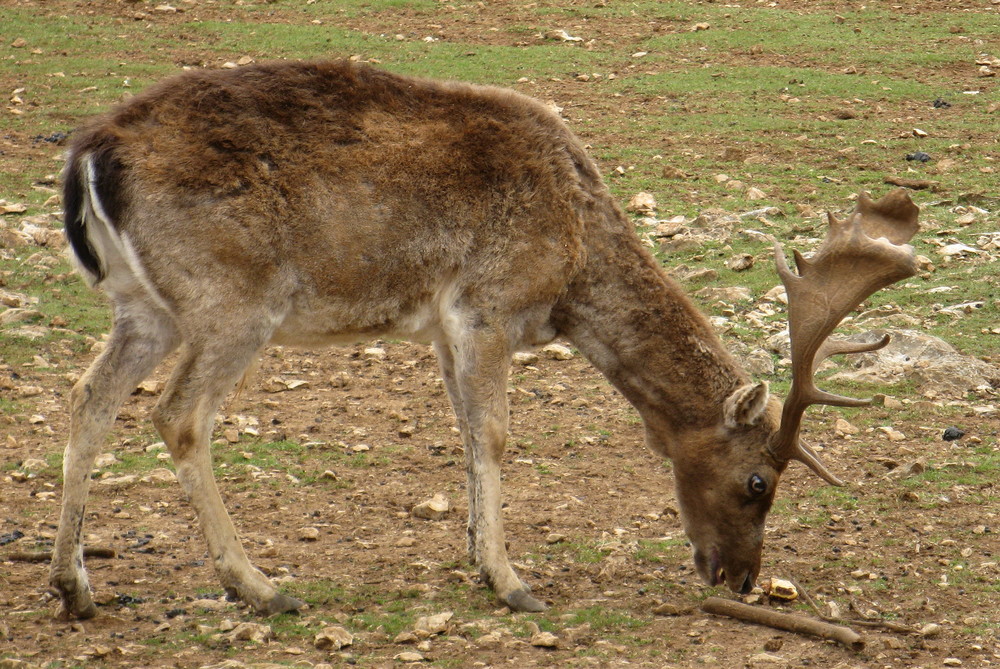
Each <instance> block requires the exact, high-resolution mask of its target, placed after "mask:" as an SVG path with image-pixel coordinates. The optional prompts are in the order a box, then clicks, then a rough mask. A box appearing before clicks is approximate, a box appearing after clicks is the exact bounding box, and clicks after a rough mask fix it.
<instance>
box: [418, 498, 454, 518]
mask: <svg viewBox="0 0 1000 669" xmlns="http://www.w3.org/2000/svg"><path fill="white" fill-rule="evenodd" d="M450 508H451V505H450V504H448V500H447V499H446V498H445V496H444V495H442V494H441V493H436V494H435V495H434V497H432V498H431V499H429V500H427V501H425V502H421V503H420V504H417V505H416V506H414V507H413V509H412V510H411V511H410V513H411V514H412V515H413V516H414V517H416V518H424V519H426V520H441V519H442V518H444V517H445V515H447V513H448V510H449V509H450Z"/></svg>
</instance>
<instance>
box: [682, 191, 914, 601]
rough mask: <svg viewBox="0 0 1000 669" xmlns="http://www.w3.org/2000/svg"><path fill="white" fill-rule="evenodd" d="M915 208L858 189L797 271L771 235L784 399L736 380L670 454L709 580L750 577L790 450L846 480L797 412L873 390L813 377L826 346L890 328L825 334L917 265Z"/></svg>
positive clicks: (749, 582) (735, 586) (831, 479)
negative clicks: (788, 378)
mask: <svg viewBox="0 0 1000 669" xmlns="http://www.w3.org/2000/svg"><path fill="white" fill-rule="evenodd" d="M917 213H918V209H917V207H916V205H914V204H913V203H912V202H911V201H910V198H909V197H908V196H907V195H906V194H905V192H903V191H902V190H899V191H895V192H893V193H890V194H888V195H886V196H885V197H883V198H881V199H880V200H878V201H877V202H876V201H872V200H871V199H869V198H868V196H866V195H864V194H862V195H861V196H859V198H858V203H857V208H856V209H855V210H854V212H853V213H852V214H851V215H850V216H849V217H848V218H847V219H846V220H839V219H837V218H836V217H834V216H833V215H832V214H831V215H829V231H828V233H827V237H826V239H825V240H824V242H823V243H822V245H821V246H820V247H819V249H818V250H817V251H816V253H815V254H813V255H812V256H811V257H809V258H806V257H804V256H803V255H802V254H801V253H799V252H798V251H795V262H796V267H797V270H798V271H797V272H793V271H792V270H791V269H790V268H789V267H788V265H787V264H786V261H785V255H784V251H783V250H782V247H781V245H780V244H778V243H777V242H775V259H776V263H777V269H778V274H779V275H780V277H781V281H782V283H783V284H784V285H785V289H786V290H787V293H788V326H789V333H790V338H791V357H792V385H791V389H790V391H789V394H788V398H787V399H786V400H785V402H784V405H781V404H780V403H779V402H778V400H777V399H775V398H773V397H771V396H770V395H769V393H768V388H767V384H766V383H757V384H747V385H744V386H742V387H740V388H738V389H737V390H736V391H735V392H733V393H732V394H731V395H730V396H729V397H728V399H726V401H725V403H724V405H723V421H722V424H721V425H720V426H717V427H715V428H713V429H711V430H705V431H702V432H701V433H699V434H696V435H694V438H693V442H694V443H687V444H685V447H684V449H682V450H684V451H685V455H680V456H679V457H675V458H674V461H675V466H676V468H677V481H678V486H677V487H678V500H679V502H680V506H681V514H682V518H683V522H684V525H685V530H686V532H687V534H688V537H689V538H690V539H691V541H692V543H693V545H694V560H695V565H696V567H697V569H698V572H699V574H700V575H701V576H702V577H703V578H704V579H705V580H706V581H707V582H708V583H710V584H711V585H716V584H719V583H723V582H724V583H726V584H727V585H728V586H729V587H730V588H731V589H732V590H734V591H741V592H747V591H749V590H750V588H752V587H753V584H754V582H755V580H756V577H757V574H758V573H759V571H760V554H761V549H762V547H763V533H764V519H765V517H766V515H767V512H768V510H769V509H770V507H771V502H772V500H773V499H774V491H775V488H776V487H777V483H778V479H779V477H780V476H781V474H782V472H783V471H784V470H785V468H786V467H787V466H788V463H790V462H791V461H793V460H797V461H799V462H801V463H803V464H805V465H806V466H807V467H809V468H810V469H811V470H812V471H813V472H815V473H816V474H818V475H819V476H820V477H821V478H822V479H823V480H824V481H827V482H828V483H831V484H833V485H843V483H842V481H841V480H840V479H839V478H838V477H837V476H835V475H834V474H833V473H831V472H830V470H829V469H827V467H826V466H825V465H824V464H823V463H822V462H821V461H820V459H819V457H818V456H817V454H816V453H815V452H814V451H813V450H812V449H811V448H810V447H809V446H808V445H806V444H805V443H804V442H803V441H802V440H801V439H800V438H799V430H800V427H801V424H802V416H803V414H804V412H805V410H806V408H807V407H809V405H811V404H827V405H834V406H863V405H866V404H869V403H870V402H871V400H861V399H853V398H848V397H841V396H838V395H833V394H830V393H827V392H824V391H822V390H820V389H818V388H817V387H816V384H815V381H814V379H813V373H814V372H815V370H816V368H817V367H818V365H819V363H821V362H822V361H823V360H824V359H826V358H827V357H829V356H831V355H835V354H839V353H859V352H863V351H873V350H876V349H879V348H881V347H883V346H885V345H886V344H887V343H888V342H889V338H888V336H886V337H884V338H882V339H881V340H879V341H876V342H875V343H871V344H854V343H848V342H844V341H837V340H830V339H828V336H829V335H830V333H831V332H832V331H833V329H834V328H835V327H836V326H837V324H839V323H840V321H841V320H842V319H843V318H844V316H846V315H847V314H848V313H849V312H850V311H851V310H853V309H855V308H856V307H857V306H858V305H859V304H861V302H862V301H864V300H865V298H867V297H868V296H870V295H872V294H873V293H875V292H876V291H878V290H881V289H882V288H885V287H886V286H889V285H890V284H892V283H895V282H897V281H899V280H901V279H904V278H906V277H909V276H913V275H914V274H915V273H916V261H915V256H914V251H913V248H912V247H911V246H909V245H908V244H907V242H908V241H909V240H910V238H911V237H912V236H913V234H914V233H915V232H916V231H917V228H918V224H917ZM720 444H721V447H720ZM678 450H681V449H678ZM686 454H690V455H686ZM709 472H710V473H711V474H712V475H711V476H709V475H708V473H709Z"/></svg>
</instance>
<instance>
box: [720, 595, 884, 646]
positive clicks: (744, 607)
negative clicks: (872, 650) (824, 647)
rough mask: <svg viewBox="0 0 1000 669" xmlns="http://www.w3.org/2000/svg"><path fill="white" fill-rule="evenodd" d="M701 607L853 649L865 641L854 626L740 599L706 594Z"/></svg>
mask: <svg viewBox="0 0 1000 669" xmlns="http://www.w3.org/2000/svg"><path fill="white" fill-rule="evenodd" d="M701 610H702V611H704V612H706V613H713V614H715V615H717V616H729V617H730V618H736V619H737V620H744V621H746V622H750V623H756V624H758V625H766V626H767V627H774V628H775V629H780V630H786V631H788V632H795V633H797V634H811V635H812V636H818V637H821V638H823V639H830V640H831V641H836V642H837V643H840V644H843V645H845V646H847V647H848V648H852V649H854V650H861V649H862V648H864V646H865V642H864V641H863V640H862V639H861V636H860V635H859V634H858V633H857V632H855V631H854V630H852V629H850V628H848V627H841V626H840V625H832V624H830V623H828V622H825V621H821V620H813V619H812V618H803V617H802V616H797V615H794V614H791V613H780V612H778V611H772V610H770V609H765V608H762V607H760V606H750V605H749V604H744V603H743V602H735V601H733V600H731V599H722V598H720V597H709V598H708V599H706V600H705V601H704V602H702V604H701Z"/></svg>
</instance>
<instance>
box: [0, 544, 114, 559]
mask: <svg viewBox="0 0 1000 669" xmlns="http://www.w3.org/2000/svg"><path fill="white" fill-rule="evenodd" d="M117 555H118V554H117V553H116V552H115V549H114V548H96V547H91V548H84V549H83V557H85V558H106V559H111V558H113V557H115V556H117ZM5 559H6V560H7V561H9V562H48V561H49V560H51V559H52V551H19V552H16V553H8V554H7V557H6V558H5Z"/></svg>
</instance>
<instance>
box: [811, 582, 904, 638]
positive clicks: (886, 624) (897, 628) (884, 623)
mask: <svg viewBox="0 0 1000 669" xmlns="http://www.w3.org/2000/svg"><path fill="white" fill-rule="evenodd" d="M792 585H794V586H795V589H796V590H798V591H799V594H800V595H802V599H804V600H805V602H806V604H808V605H809V606H810V607H811V608H812V610H813V611H814V612H815V613H816V615H817V616H819V617H820V618H822V619H823V620H825V621H826V622H828V623H841V624H844V625H860V626H861V627H873V628H876V627H877V628H881V629H886V630H889V631H890V632H899V633H901V634H919V633H920V631H919V630H917V629H916V628H913V627H910V626H908V625H901V624H899V623H894V622H891V621H888V620H859V619H857V618H842V617H835V616H828V615H826V614H825V613H823V611H822V609H820V608H819V605H817V604H816V601H815V600H814V599H813V598H812V597H811V596H810V595H809V591H808V590H806V589H805V588H803V587H802V586H801V585H799V583H798V582H797V581H795V580H793V581H792Z"/></svg>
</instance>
